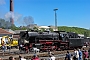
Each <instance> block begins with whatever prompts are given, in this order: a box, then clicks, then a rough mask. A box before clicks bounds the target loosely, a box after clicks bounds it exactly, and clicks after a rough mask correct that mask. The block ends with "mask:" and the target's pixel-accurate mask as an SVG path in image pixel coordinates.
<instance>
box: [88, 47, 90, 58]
mask: <svg viewBox="0 0 90 60" xmlns="http://www.w3.org/2000/svg"><path fill="white" fill-rule="evenodd" d="M88 55H89V58H90V48H89V50H88Z"/></svg>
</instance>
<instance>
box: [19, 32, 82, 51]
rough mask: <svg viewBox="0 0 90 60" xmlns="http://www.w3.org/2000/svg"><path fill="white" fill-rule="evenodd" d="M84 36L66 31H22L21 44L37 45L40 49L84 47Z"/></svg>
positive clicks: (31, 46)
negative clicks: (80, 36)
mask: <svg viewBox="0 0 90 60" xmlns="http://www.w3.org/2000/svg"><path fill="white" fill-rule="evenodd" d="M83 42H84V38H79V36H78V34H76V33H73V32H65V31H54V32H49V31H45V32H34V31H33V32H28V31H21V32H20V41H19V43H20V44H24V45H26V44H27V45H28V48H33V47H37V48H39V49H40V50H42V51H43V50H62V49H72V48H82V46H83V45H84V44H83Z"/></svg>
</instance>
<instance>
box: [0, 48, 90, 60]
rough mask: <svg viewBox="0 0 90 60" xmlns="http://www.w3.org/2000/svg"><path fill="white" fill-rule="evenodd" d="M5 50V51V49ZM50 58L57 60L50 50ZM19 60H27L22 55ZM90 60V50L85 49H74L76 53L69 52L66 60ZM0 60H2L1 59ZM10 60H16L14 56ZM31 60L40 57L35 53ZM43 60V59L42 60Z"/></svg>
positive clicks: (50, 59)
mask: <svg viewBox="0 0 90 60" xmlns="http://www.w3.org/2000/svg"><path fill="white" fill-rule="evenodd" d="M3 50H4V49H3ZM48 55H49V58H48V60H55V59H56V57H55V56H54V53H52V52H51V51H50V50H49V51H48ZM18 58H19V60H26V59H25V58H24V57H22V55H19V57H18ZM89 58H90V48H89V50H85V49H84V48H83V49H82V50H81V49H74V52H72V53H71V52H69V50H68V51H67V53H66V56H65V60H89ZM0 60H2V59H1V58H0ZM9 60H15V59H14V57H13V56H10V57H9ZM30 60H40V58H39V56H38V55H37V54H36V53H35V54H34V55H33V57H32V58H31V59H30ZM41 60H43V59H41Z"/></svg>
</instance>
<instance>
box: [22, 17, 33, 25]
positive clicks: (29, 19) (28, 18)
mask: <svg viewBox="0 0 90 60" xmlns="http://www.w3.org/2000/svg"><path fill="white" fill-rule="evenodd" d="M23 21H24V22H25V24H26V25H31V24H34V19H33V17H32V16H26V17H24V18H23Z"/></svg>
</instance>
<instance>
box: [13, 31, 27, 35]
mask: <svg viewBox="0 0 90 60" xmlns="http://www.w3.org/2000/svg"><path fill="white" fill-rule="evenodd" d="M21 31H27V30H15V31H14V32H15V33H16V34H18V33H20V32H21Z"/></svg>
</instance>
